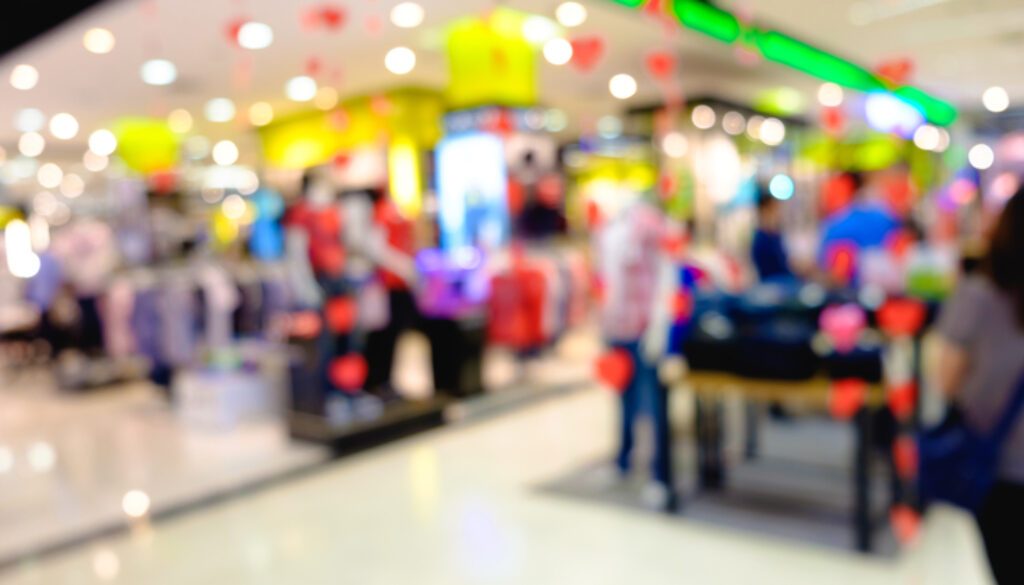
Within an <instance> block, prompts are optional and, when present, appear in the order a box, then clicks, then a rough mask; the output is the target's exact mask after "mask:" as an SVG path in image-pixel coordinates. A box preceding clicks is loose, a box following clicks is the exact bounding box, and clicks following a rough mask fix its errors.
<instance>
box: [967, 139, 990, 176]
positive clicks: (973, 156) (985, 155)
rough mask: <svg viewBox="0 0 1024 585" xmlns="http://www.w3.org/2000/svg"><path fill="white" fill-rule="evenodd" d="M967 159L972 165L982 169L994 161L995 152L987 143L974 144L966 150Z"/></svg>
mask: <svg viewBox="0 0 1024 585" xmlns="http://www.w3.org/2000/svg"><path fill="white" fill-rule="evenodd" d="M967 161H968V162H970V163H971V166H972V167H974V168H976V169H978V170H979V171H984V170H985V169H988V168H989V167H991V166H992V164H993V163H995V161H996V154H995V152H993V151H992V147H991V146H989V145H987V144H975V145H974V146H972V147H971V149H970V150H969V151H967Z"/></svg>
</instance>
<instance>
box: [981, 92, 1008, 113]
mask: <svg viewBox="0 0 1024 585" xmlns="http://www.w3.org/2000/svg"><path fill="white" fill-rule="evenodd" d="M981 103H982V105H984V106H985V109H986V110H988V111H990V112H993V113H997V114H998V113H999V112H1005V111H1006V108H1008V107H1010V96H1009V94H1007V93H1006V90H1005V89H1003V88H1001V87H999V86H993V87H990V88H988V89H986V90H985V93H983V94H981Z"/></svg>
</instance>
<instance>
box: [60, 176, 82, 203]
mask: <svg viewBox="0 0 1024 585" xmlns="http://www.w3.org/2000/svg"><path fill="white" fill-rule="evenodd" d="M83 192H85V181H83V180H82V177H80V176H78V175H76V174H75V173H68V174H66V175H64V179H63V180H61V182H60V194H61V195H63V196H65V197H67V198H68V199H74V198H76V197H79V196H80V195H81V194H82V193H83Z"/></svg>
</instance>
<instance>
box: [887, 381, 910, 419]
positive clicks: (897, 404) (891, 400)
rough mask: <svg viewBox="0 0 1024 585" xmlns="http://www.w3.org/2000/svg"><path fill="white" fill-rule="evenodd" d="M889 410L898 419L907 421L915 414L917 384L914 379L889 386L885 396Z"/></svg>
mask: <svg viewBox="0 0 1024 585" xmlns="http://www.w3.org/2000/svg"><path fill="white" fill-rule="evenodd" d="M885 400H886V403H887V404H888V405H889V411H890V412H892V415H893V416H895V417H896V420H901V421H905V420H907V419H909V418H910V416H911V415H913V414H914V407H915V406H916V404H917V384H916V383H915V382H913V381H911V382H907V383H906V384H900V385H899V386H893V387H890V388H889V391H888V392H887V393H886V396H885Z"/></svg>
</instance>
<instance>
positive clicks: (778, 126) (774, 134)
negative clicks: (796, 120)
mask: <svg viewBox="0 0 1024 585" xmlns="http://www.w3.org/2000/svg"><path fill="white" fill-rule="evenodd" d="M760 136H761V142H764V143H765V144H767V145H768V146H778V145H779V144H782V141H783V140H785V139H786V125H785V124H783V123H782V120H779V119H778V118H768V119H767V120H765V121H764V122H763V123H762V124H761V131H760Z"/></svg>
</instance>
